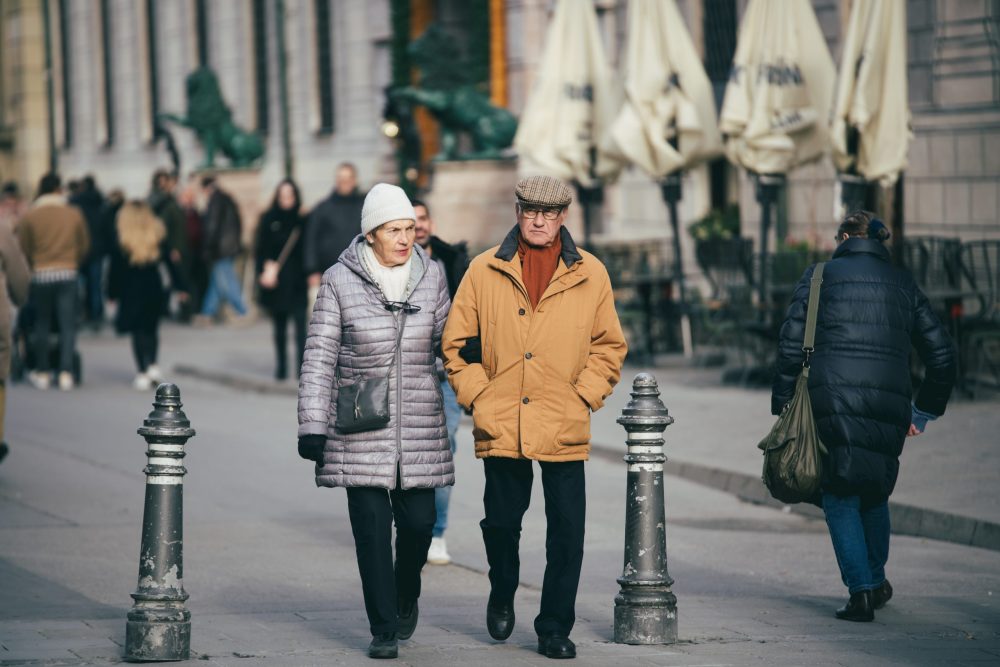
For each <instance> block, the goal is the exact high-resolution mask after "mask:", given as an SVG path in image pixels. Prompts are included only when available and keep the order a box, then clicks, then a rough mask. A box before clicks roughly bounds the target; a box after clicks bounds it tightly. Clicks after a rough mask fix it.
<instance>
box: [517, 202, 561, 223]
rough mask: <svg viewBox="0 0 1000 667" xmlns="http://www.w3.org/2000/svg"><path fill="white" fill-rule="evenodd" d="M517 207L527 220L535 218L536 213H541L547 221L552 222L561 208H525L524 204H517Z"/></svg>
mask: <svg viewBox="0 0 1000 667" xmlns="http://www.w3.org/2000/svg"><path fill="white" fill-rule="evenodd" d="M518 208H520V209H521V215H523V216H524V217H525V218H527V219H528V220H534V219H535V218H537V217H538V214H539V213H541V214H542V217H543V218H545V219H546V220H548V221H549V222H552V221H553V220H555V219H556V218H558V217H559V214H560V213H562V209H561V208H525V207H524V206H520V205H518Z"/></svg>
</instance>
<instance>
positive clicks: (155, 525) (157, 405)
mask: <svg viewBox="0 0 1000 667" xmlns="http://www.w3.org/2000/svg"><path fill="white" fill-rule="evenodd" d="M181 406H182V403H181V392H180V390H179V389H178V388H177V386H176V385H173V384H161V385H160V386H159V387H157V389H156V400H154V401H153V411H152V412H150V413H149V416H148V417H147V418H146V420H145V421H144V422H143V425H142V426H141V427H140V428H139V430H138V433H139V435H141V436H142V437H143V438H145V439H146V445H147V450H146V456H147V457H149V464H148V465H147V466H146V467H145V469H144V470H143V472H145V473H146V506H145V510H144V511H143V516H142V546H141V547H140V551H139V584H138V586H137V587H136V590H135V593H132V598H133V599H134V600H135V604H134V605H133V606H132V609H130V610H129V612H128V623H127V624H126V627H125V659H126V660H135V661H150V662H152V661H165V660H187V659H188V658H189V657H190V655H191V612H190V611H188V609H187V607H185V605H184V601H185V600H187V599H188V594H187V593H185V592H184V526H183V520H184V508H183V499H184V487H183V485H182V482H183V478H184V474H185V473H186V472H187V470H186V469H185V468H184V465H183V463H182V459H183V458H184V444H185V443H186V442H187V440H188V438H190V437H191V436H193V435H194V429H193V428H191V422H189V421H188V419H187V416H186V415H185V414H184V411H183V410H181Z"/></svg>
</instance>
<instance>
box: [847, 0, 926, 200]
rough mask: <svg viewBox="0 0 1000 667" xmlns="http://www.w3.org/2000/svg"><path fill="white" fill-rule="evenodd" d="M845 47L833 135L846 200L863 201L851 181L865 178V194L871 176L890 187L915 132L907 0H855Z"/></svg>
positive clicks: (861, 180)
mask: <svg viewBox="0 0 1000 667" xmlns="http://www.w3.org/2000/svg"><path fill="white" fill-rule="evenodd" d="M843 49H844V50H843V54H842V56H841V63H840V78H839V79H838V81H837V92H836V98H835V101H834V105H833V114H832V119H831V127H830V136H831V140H832V143H833V159H834V162H835V163H836V165H837V169H838V170H839V171H840V172H842V174H844V176H842V187H843V193H844V195H845V196H844V200H845V204H854V205H855V206H860V205H863V204H862V201H863V199H864V197H863V194H862V196H852V195H851V194H849V192H850V191H851V190H856V189H857V187H854V188H852V187H850V184H851V181H855V182H857V181H860V183H859V184H858V185H860V188H861V191H862V193H863V192H864V190H866V189H867V187H868V182H869V181H878V182H879V183H880V184H881V185H882V186H883V187H890V186H892V185H893V184H895V182H896V180H897V179H898V178H899V176H900V173H901V172H902V171H903V170H904V169H905V168H906V155H907V149H908V148H909V142H910V138H911V136H912V134H911V132H910V112H909V108H908V106H907V95H908V94H907V71H906V3H905V2H904V0H854V3H853V5H852V7H851V16H850V20H849V22H848V27H847V35H846V38H845V40H844V47H843ZM852 177H853V178H852ZM858 177H860V178H858ZM851 200H854V201H853V202H852V201H851Z"/></svg>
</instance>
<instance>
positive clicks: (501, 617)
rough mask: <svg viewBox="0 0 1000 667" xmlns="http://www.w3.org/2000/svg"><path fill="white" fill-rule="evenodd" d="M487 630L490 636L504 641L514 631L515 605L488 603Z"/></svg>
mask: <svg viewBox="0 0 1000 667" xmlns="http://www.w3.org/2000/svg"><path fill="white" fill-rule="evenodd" d="M486 630H487V631H488V632H489V633H490V637H493V639H498V640H500V641H503V640H504V639H507V637H510V633H511V632H513V631H514V605H512V604H507V605H501V606H499V607H494V606H491V605H486Z"/></svg>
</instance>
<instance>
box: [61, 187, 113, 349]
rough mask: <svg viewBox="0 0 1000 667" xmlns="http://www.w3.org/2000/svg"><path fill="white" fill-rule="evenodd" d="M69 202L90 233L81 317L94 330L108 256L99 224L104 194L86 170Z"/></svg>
mask: <svg viewBox="0 0 1000 667" xmlns="http://www.w3.org/2000/svg"><path fill="white" fill-rule="evenodd" d="M69 203H70V204H72V205H73V206H76V207H77V208H78V209H80V212H81V213H83V219H84V220H86V221H87V231H88V233H89V234H90V252H89V253H87V258H86V259H85V260H84V261H83V266H82V267H81V269H80V273H81V274H82V277H83V289H84V306H85V307H84V317H85V318H86V320H87V323H88V324H89V325H90V327H91V328H92V329H93V330H94V331H100V329H101V327H102V326H104V264H105V260H106V259H107V257H108V246H107V243H106V241H107V239H108V233H107V232H106V231H105V229H104V228H103V223H104V215H103V213H104V206H105V202H104V195H102V194H101V191H100V190H98V189H97V182H96V181H95V180H94V177H93V176H91V175H90V174H88V175H86V176H84V177H83V178H82V179H80V181H79V186H78V190H77V192H76V194H74V195H73V196H72V197H70V198H69Z"/></svg>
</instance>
